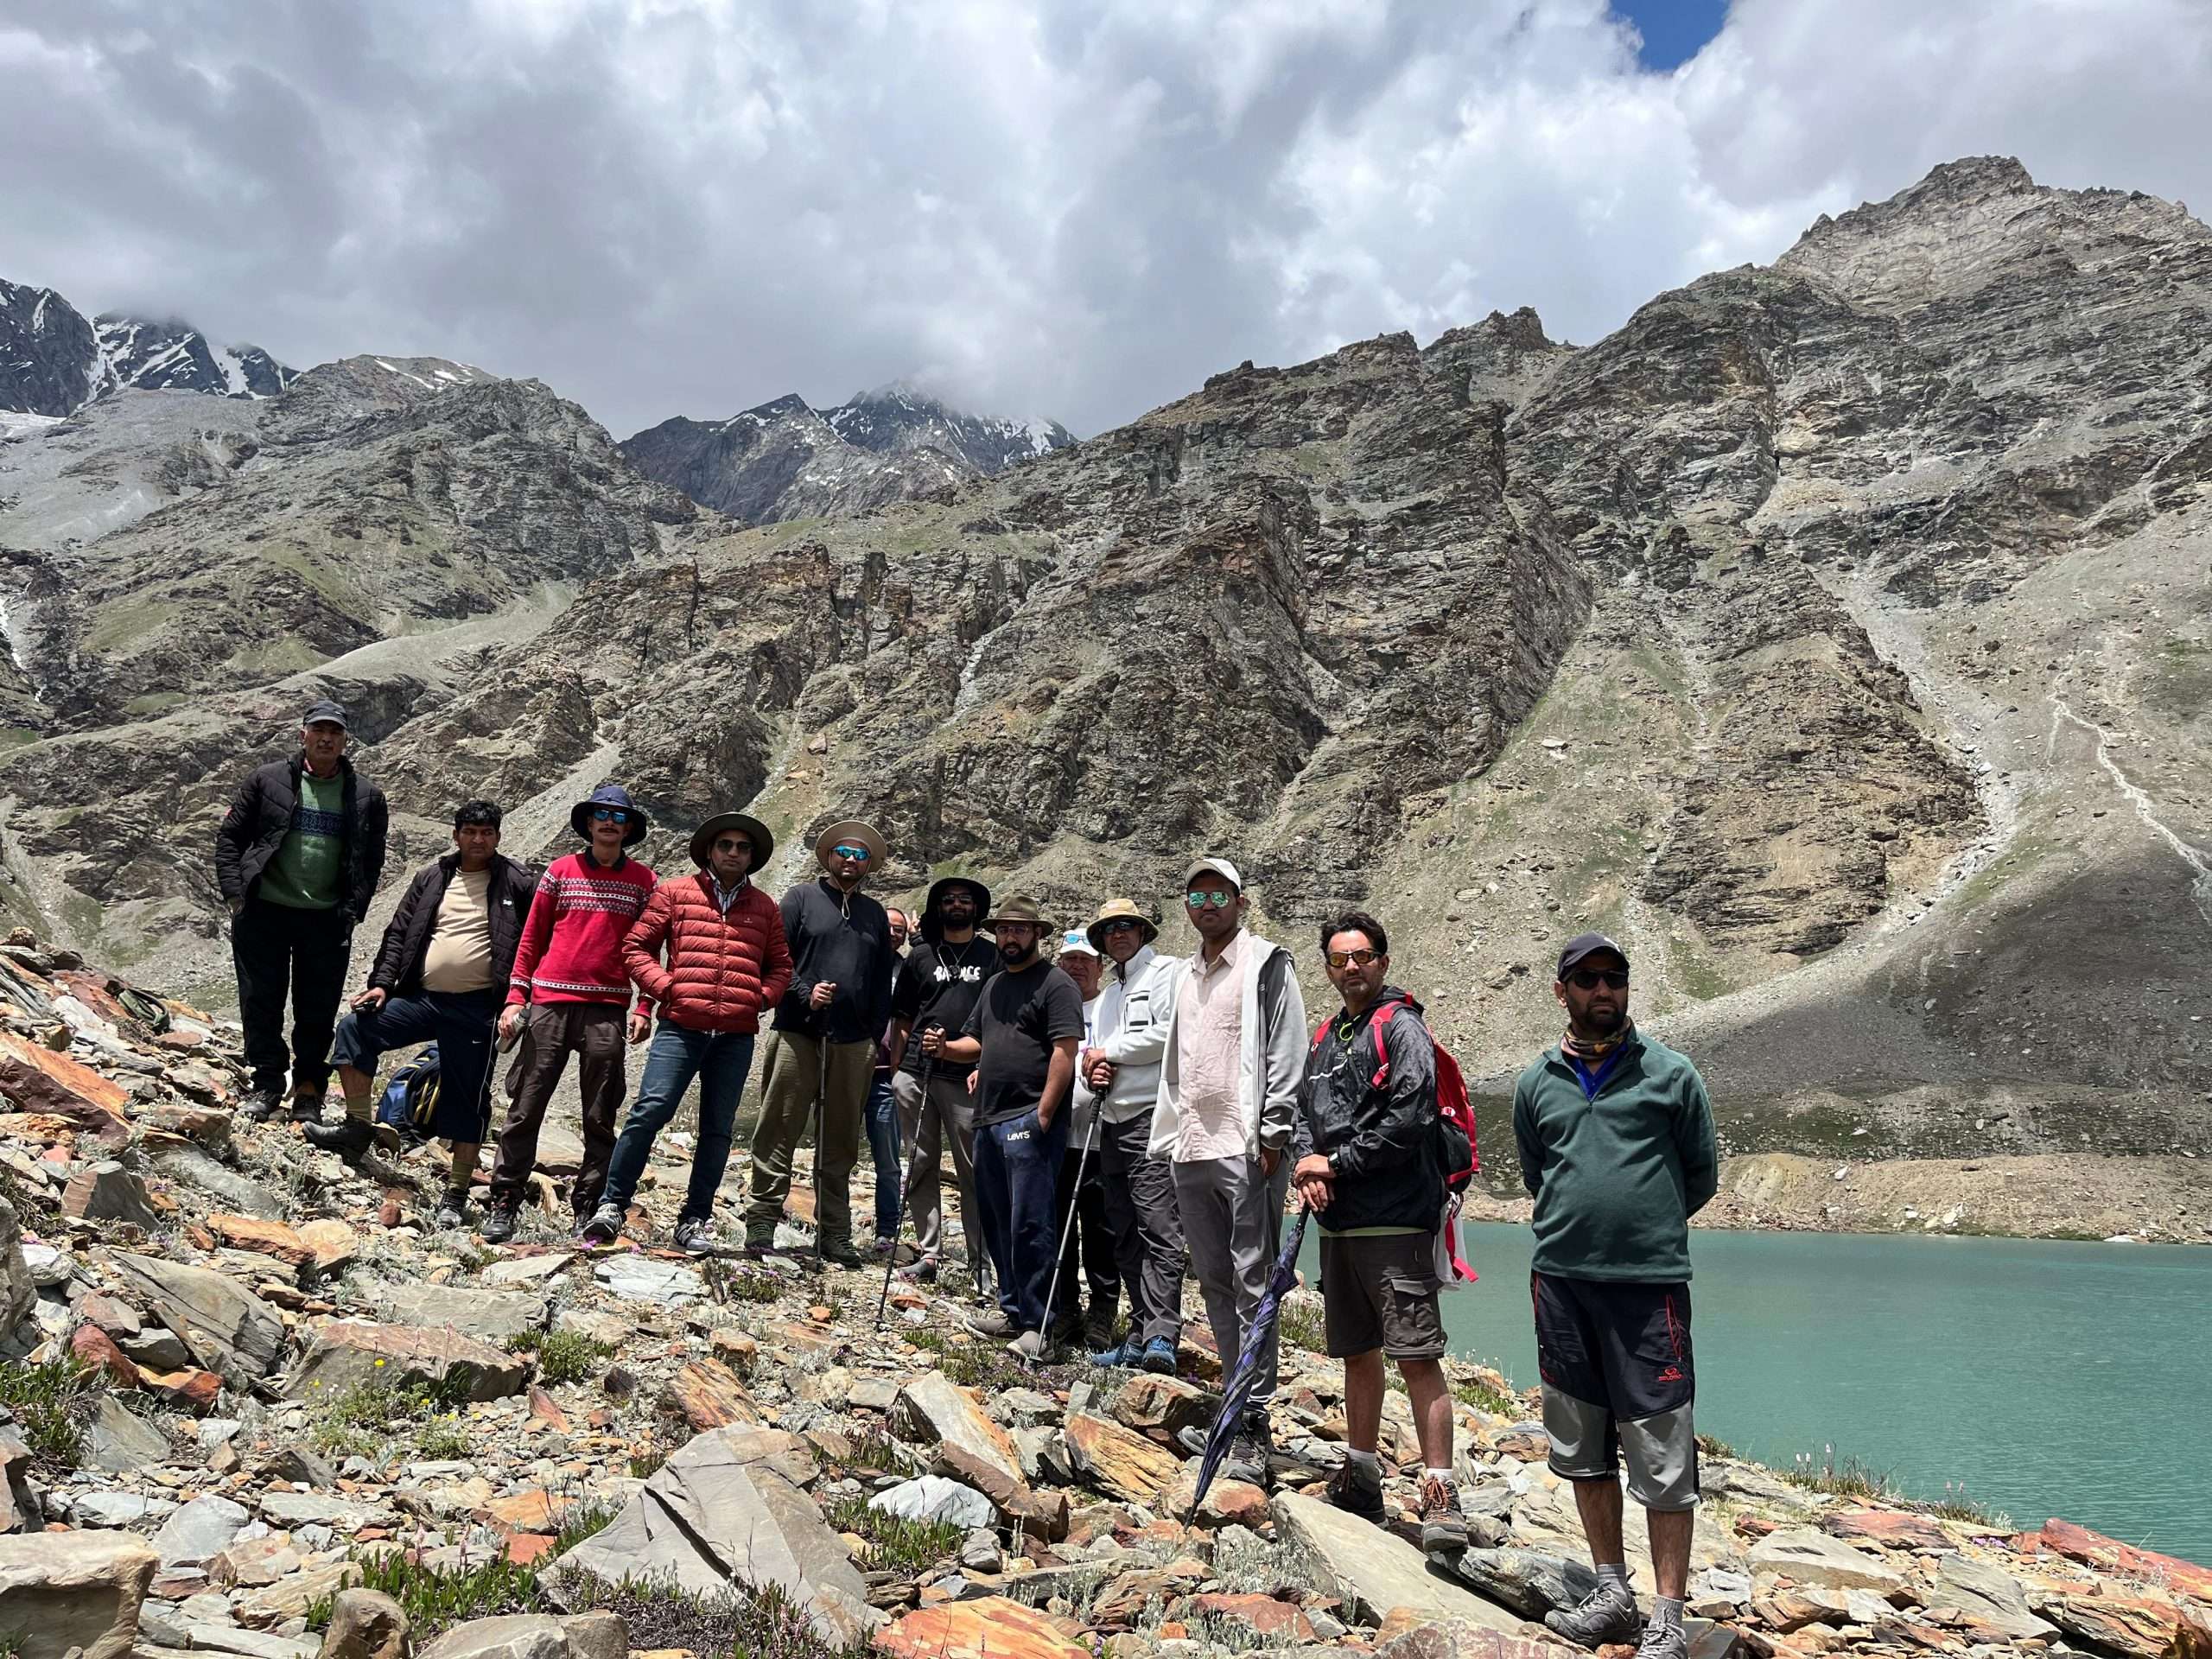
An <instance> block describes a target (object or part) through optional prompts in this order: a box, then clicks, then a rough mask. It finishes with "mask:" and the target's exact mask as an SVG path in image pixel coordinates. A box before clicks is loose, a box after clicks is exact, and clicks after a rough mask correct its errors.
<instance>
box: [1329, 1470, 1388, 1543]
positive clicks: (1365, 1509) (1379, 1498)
mask: <svg viewBox="0 0 2212 1659" xmlns="http://www.w3.org/2000/svg"><path fill="white" fill-rule="evenodd" d="M1328 1496H1329V1502H1330V1503H1333V1504H1335V1505H1336V1506H1337V1507H1338V1509H1340V1510H1343V1511H1344V1513H1345V1514H1346V1515H1356V1516H1358V1517H1359V1518H1360V1519H1361V1520H1363V1521H1367V1522H1372V1523H1373V1524H1375V1525H1376V1526H1378V1527H1379V1526H1381V1525H1382V1524H1383V1520H1384V1518H1385V1516H1386V1515H1387V1513H1388V1511H1386V1510H1384V1509H1383V1471H1381V1470H1380V1469H1378V1470H1376V1471H1375V1476H1374V1478H1373V1481H1372V1482H1371V1483H1370V1480H1369V1479H1368V1478H1367V1477H1366V1476H1364V1475H1363V1474H1362V1473H1361V1472H1360V1471H1359V1470H1357V1468H1355V1467H1354V1466H1353V1465H1352V1464H1351V1462H1350V1461H1349V1460H1347V1461H1346V1462H1345V1464H1344V1467H1343V1468H1341V1469H1339V1470H1338V1471H1337V1472H1336V1473H1335V1474H1333V1475H1332V1476H1330V1477H1329V1494H1328Z"/></svg>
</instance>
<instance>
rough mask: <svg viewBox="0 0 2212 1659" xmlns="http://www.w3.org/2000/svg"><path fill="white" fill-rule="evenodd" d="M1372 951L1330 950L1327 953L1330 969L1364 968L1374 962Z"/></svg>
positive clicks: (1374, 954) (1374, 953)
mask: <svg viewBox="0 0 2212 1659" xmlns="http://www.w3.org/2000/svg"><path fill="white" fill-rule="evenodd" d="M1327 955H1328V958H1329V966H1330V967H1332V968H1364V967H1366V966H1367V964H1368V963H1370V962H1372V961H1374V960H1375V957H1376V952H1374V951H1372V950H1331V951H1329V952H1328V953H1327Z"/></svg>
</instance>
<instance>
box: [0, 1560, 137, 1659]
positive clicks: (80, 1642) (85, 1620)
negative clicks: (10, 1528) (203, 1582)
mask: <svg viewBox="0 0 2212 1659" xmlns="http://www.w3.org/2000/svg"><path fill="white" fill-rule="evenodd" d="M158 1565H159V1562H158V1561H157V1560H156V1557H155V1554H154V1552H153V1551H152V1550H150V1549H149V1548H146V1543H145V1541H144V1540H143V1539H142V1538H133V1537H130V1535H127V1534H124V1533H119V1532H41V1533H33V1534H31V1535H29V1536H28V1537H21V1538H0V1644H10V1643H11V1644H12V1647H13V1650H14V1651H15V1652H16V1654H18V1655H19V1656H21V1659H66V1656H67V1655H68V1654H70V1653H71V1652H72V1651H79V1652H81V1655H82V1659H129V1655H130V1645H131V1642H132V1640H133V1638H134V1637H136V1636H137V1630H138V1608H139V1605H140V1604H141V1603H143V1601H144V1600H145V1599H146V1586H148V1585H149V1584H150V1583H151V1582H152V1581H153V1577H154V1569H155V1567H156V1566H158Z"/></svg>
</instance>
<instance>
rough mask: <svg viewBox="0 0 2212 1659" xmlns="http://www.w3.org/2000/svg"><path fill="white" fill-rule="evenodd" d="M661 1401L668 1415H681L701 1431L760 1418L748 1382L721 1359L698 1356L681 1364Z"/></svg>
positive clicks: (663, 1389)
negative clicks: (685, 1363) (744, 1381)
mask: <svg viewBox="0 0 2212 1659" xmlns="http://www.w3.org/2000/svg"><path fill="white" fill-rule="evenodd" d="M659 1403H660V1410H661V1412H662V1413H663V1414H664V1415H667V1416H671V1417H681V1418H682V1419H683V1421H685V1422H687V1423H689V1424H690V1426H691V1427H693V1428H694V1429H695V1430H696V1431H698V1432H699V1433H705V1432H706V1431H707V1430H709V1429H710V1428H728V1427H729V1426H730V1425H731V1424H733V1423H757V1422H759V1421H760V1413H759V1412H758V1411H756V1410H755V1409H753V1398H752V1396H751V1395H748V1394H747V1393H746V1391H745V1384H744V1383H742V1382H741V1381H740V1380H739V1378H738V1375H737V1373H736V1372H735V1371H733V1370H730V1368H729V1367H728V1366H727V1365H725V1364H723V1363H721V1361H719V1360H713V1359H695V1360H693V1361H692V1362H691V1363H690V1364H688V1365H685V1366H683V1367H681V1368H680V1369H679V1370H677V1373H676V1375H675V1376H671V1377H670V1378H669V1379H668V1382H667V1383H666V1384H665V1385H664V1387H663V1388H662V1389H661V1391H660V1402H659Z"/></svg>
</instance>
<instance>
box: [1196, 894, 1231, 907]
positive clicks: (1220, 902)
mask: <svg viewBox="0 0 2212 1659" xmlns="http://www.w3.org/2000/svg"><path fill="white" fill-rule="evenodd" d="M1183 902H1184V903H1185V904H1186V905H1188V906H1190V907H1191V908H1192V910H1204V909H1205V908H1206V907H1207V906H1212V907H1213V908H1214V909H1216V910H1227V909H1228V908H1229V907H1230V906H1231V905H1233V904H1235V903H1236V894H1235V893H1185V894H1184V895H1183Z"/></svg>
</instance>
